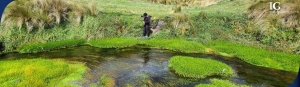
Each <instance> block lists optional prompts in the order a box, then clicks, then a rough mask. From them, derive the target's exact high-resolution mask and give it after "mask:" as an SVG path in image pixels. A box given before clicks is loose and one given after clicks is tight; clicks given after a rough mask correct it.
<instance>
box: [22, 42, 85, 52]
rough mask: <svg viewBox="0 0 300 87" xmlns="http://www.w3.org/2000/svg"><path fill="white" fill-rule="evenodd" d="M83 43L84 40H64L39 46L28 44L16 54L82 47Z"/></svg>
mask: <svg viewBox="0 0 300 87" xmlns="http://www.w3.org/2000/svg"><path fill="white" fill-rule="evenodd" d="M84 43H85V40H65V41H57V42H47V43H39V44H28V45H24V46H22V47H20V48H19V49H18V52H20V53H36V52H42V51H49V50H53V49H58V48H64V47H70V46H77V45H82V44H84Z"/></svg>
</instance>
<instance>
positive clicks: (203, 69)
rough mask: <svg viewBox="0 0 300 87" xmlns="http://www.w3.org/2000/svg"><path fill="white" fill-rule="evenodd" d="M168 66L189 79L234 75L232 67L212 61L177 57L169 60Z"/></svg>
mask: <svg viewBox="0 0 300 87" xmlns="http://www.w3.org/2000/svg"><path fill="white" fill-rule="evenodd" d="M168 66H169V67H171V68H172V69H173V70H174V71H175V73H177V74H179V75H181V76H184V77H189V78H205V77H207V76H214V75H217V76H222V77H228V76H231V75H233V70H232V69H231V67H230V66H228V65H226V64H224V63H222V62H218V61H216V60H211V59H203V58H193V57H185V56H175V57H172V58H171V59H170V60H169V65H168Z"/></svg>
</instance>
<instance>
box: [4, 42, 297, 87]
mask: <svg viewBox="0 0 300 87" xmlns="http://www.w3.org/2000/svg"><path fill="white" fill-rule="evenodd" d="M178 55H181V56H192V57H199V58H209V59H214V60H218V61H221V62H223V63H226V64H228V65H229V66H231V67H232V68H233V69H234V71H235V74H236V76H234V77H231V78H220V79H228V80H230V81H232V82H234V83H237V84H246V85H251V86H259V87H265V86H267V87H269V86H276V87H277V86H288V85H289V84H291V83H292V82H293V80H294V79H295V77H296V76H297V73H295V72H288V71H282V70H276V69H271V68H265V67H259V66H254V65H250V64H248V63H246V62H243V61H241V60H239V59H238V58H227V57H221V56H216V55H208V54H190V53H181V52H174V51H170V50H162V49H156V48H150V47H147V46H143V45H137V46H133V47H127V48H120V49H115V48H106V49H101V48H95V47H90V46H79V47H72V48H66V49H60V50H54V51H50V52H42V53H35V54H20V53H8V54H2V55H1V56H0V58H1V60H15V59H20V58H47V59H66V60H70V61H81V62H85V63H86V65H87V66H88V67H89V70H88V72H87V73H86V74H85V75H84V78H85V81H83V82H81V83H80V85H82V86H89V85H90V84H93V83H94V84H100V83H99V79H100V78H101V76H103V75H105V76H107V77H111V78H114V82H115V85H116V86H120V87H123V86H125V85H128V84H130V85H132V86H170V87H176V86H178V87H182V86H184V87H193V86H195V85H196V84H199V83H209V79H210V78H218V77H208V78H205V79H188V78H181V77H179V76H177V75H176V74H174V73H173V72H172V71H170V70H169V68H168V66H167V65H168V60H169V59H170V58H171V57H172V56H178ZM211 68H213V67H211Z"/></svg>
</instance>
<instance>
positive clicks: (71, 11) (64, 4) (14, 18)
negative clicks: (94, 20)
mask: <svg viewBox="0 0 300 87" xmlns="http://www.w3.org/2000/svg"><path fill="white" fill-rule="evenodd" d="M89 6H90V7H88V6H85V5H83V4H78V3H74V2H71V1H63V0H15V1H13V2H12V3H10V4H9V5H8V6H7V7H6V9H5V11H4V13H3V14H4V15H3V16H2V19H3V20H1V22H2V23H3V24H4V26H6V27H7V26H12V25H14V24H16V25H17V27H18V28H19V29H21V28H26V29H27V31H28V32H30V31H32V30H33V29H44V28H45V27H51V26H53V25H59V24H62V22H70V20H69V19H75V20H76V22H78V23H80V22H81V21H82V19H83V17H84V16H85V15H94V16H95V15H96V14H97V13H98V12H97V11H98V10H97V9H96V7H95V6H94V5H89Z"/></svg>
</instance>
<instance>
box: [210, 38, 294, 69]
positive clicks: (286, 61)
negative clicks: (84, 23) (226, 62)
mask: <svg viewBox="0 0 300 87" xmlns="http://www.w3.org/2000/svg"><path fill="white" fill-rule="evenodd" d="M207 46H208V47H210V48H212V49H215V50H216V51H219V52H225V53H229V54H232V55H235V56H237V57H238V58H240V59H241V60H243V61H246V62H247V63H250V64H253V65H257V66H264V67H270V68H275V69H281V70H287V71H294V72H297V71H298V68H299V65H300V64H299V63H300V59H299V57H300V56H299V55H295V54H290V53H282V52H272V51H267V50H264V49H261V48H255V47H251V46H246V45H242V44H236V43H231V42H227V41H213V42H210V43H208V45H207Z"/></svg>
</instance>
